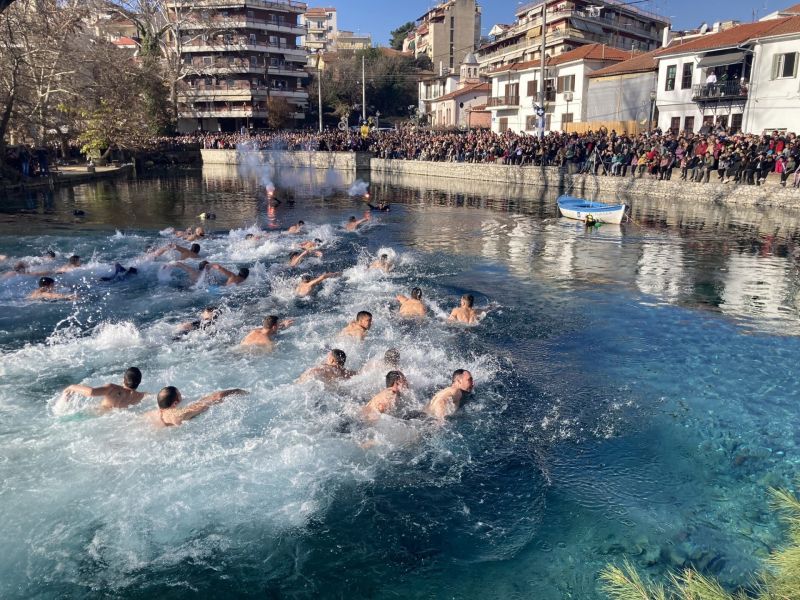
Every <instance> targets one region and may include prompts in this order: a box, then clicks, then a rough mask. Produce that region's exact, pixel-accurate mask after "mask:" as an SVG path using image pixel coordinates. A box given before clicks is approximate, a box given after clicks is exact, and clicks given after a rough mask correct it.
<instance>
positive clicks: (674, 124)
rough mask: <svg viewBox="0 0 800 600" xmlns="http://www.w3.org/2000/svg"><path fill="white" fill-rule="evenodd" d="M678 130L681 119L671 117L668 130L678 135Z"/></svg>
mask: <svg viewBox="0 0 800 600" xmlns="http://www.w3.org/2000/svg"><path fill="white" fill-rule="evenodd" d="M680 128H681V118H680V117H672V118H671V119H670V120H669V130H670V131H671V132H672V133H678V131H680Z"/></svg>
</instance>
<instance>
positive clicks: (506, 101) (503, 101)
mask: <svg viewBox="0 0 800 600" xmlns="http://www.w3.org/2000/svg"><path fill="white" fill-rule="evenodd" d="M486 105H487V106H494V107H497V106H519V96H492V97H491V98H489V101H488V102H487V103H486Z"/></svg>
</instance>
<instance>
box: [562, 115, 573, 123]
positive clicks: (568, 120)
mask: <svg viewBox="0 0 800 600" xmlns="http://www.w3.org/2000/svg"><path fill="white" fill-rule="evenodd" d="M565 123H572V113H564V114H562V115H561V125H562V126H563V125H564V124H565Z"/></svg>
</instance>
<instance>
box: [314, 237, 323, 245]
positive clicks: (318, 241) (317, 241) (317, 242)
mask: <svg viewBox="0 0 800 600" xmlns="http://www.w3.org/2000/svg"><path fill="white" fill-rule="evenodd" d="M314 243H315V244H321V243H322V240H321V239H319V238H314Z"/></svg>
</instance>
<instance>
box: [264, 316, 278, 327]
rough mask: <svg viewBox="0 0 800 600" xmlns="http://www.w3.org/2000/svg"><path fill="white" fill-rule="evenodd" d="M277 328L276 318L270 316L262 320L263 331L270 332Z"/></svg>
mask: <svg viewBox="0 0 800 600" xmlns="http://www.w3.org/2000/svg"><path fill="white" fill-rule="evenodd" d="M277 328H278V317H276V316H275V315H270V316H268V317H266V318H265V319H264V329H266V330H271V329H277Z"/></svg>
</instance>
